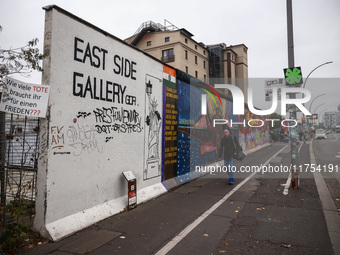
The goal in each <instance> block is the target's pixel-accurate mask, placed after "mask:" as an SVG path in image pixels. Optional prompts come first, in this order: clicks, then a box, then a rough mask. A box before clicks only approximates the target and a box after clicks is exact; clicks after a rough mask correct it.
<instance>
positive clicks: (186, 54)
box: [184, 50, 188, 59]
mask: <svg viewBox="0 0 340 255" xmlns="http://www.w3.org/2000/svg"><path fill="white" fill-rule="evenodd" d="M184 54H185V59H188V51H187V50H185V51H184Z"/></svg>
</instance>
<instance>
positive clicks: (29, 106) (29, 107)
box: [0, 77, 50, 118]
mask: <svg viewBox="0 0 340 255" xmlns="http://www.w3.org/2000/svg"><path fill="white" fill-rule="evenodd" d="M49 92H50V88H49V86H46V85H38V84H30V83H25V82H22V81H19V80H16V79H13V78H10V77H6V80H5V86H4V87H3V95H2V98H1V102H0V111H3V112H7V113H14V114H19V115H24V116H33V117H41V118H45V117H46V110H47V102H48V95H49Z"/></svg>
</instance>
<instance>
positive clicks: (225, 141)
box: [218, 129, 240, 185]
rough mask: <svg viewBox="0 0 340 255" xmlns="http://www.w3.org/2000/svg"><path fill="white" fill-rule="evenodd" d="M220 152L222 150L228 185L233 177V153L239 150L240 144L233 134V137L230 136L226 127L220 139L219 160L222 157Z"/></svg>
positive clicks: (232, 182) (231, 182)
mask: <svg viewBox="0 0 340 255" xmlns="http://www.w3.org/2000/svg"><path fill="white" fill-rule="evenodd" d="M222 152H224V155H223V159H224V166H226V167H227V169H228V175H229V185H233V184H234V179H235V177H234V176H235V170H234V166H235V155H237V154H238V153H239V152H240V144H239V143H238V140H237V139H236V137H235V136H234V139H233V138H232V136H231V134H230V131H229V130H228V129H224V136H223V137H222V139H221V146H220V149H219V152H218V158H219V160H221V159H222Z"/></svg>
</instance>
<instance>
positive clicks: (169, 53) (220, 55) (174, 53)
mask: <svg viewBox="0 0 340 255" xmlns="http://www.w3.org/2000/svg"><path fill="white" fill-rule="evenodd" d="M166 22H168V21H166ZM166 22H165V24H164V26H163V25H161V24H159V23H155V22H153V21H148V22H144V23H143V24H142V25H141V26H140V27H139V29H138V30H137V31H136V32H135V34H134V35H133V36H131V37H129V38H127V39H126V40H125V41H126V42H128V43H130V44H132V45H134V46H136V47H137V48H139V49H141V50H143V51H145V52H147V53H149V54H150V55H152V56H154V57H155V58H157V59H160V60H162V61H163V62H165V63H167V64H169V65H171V66H173V67H174V68H176V69H178V70H181V71H182V72H185V73H187V74H189V75H190V76H192V77H195V78H198V79H200V80H201V81H203V82H206V83H209V84H210V85H214V84H217V83H221V84H234V85H236V86H238V87H239V88H240V89H241V90H242V91H243V93H244V96H245V98H247V91H248V55H247V51H248V48H247V47H246V46H245V45H244V44H239V45H233V46H227V45H226V44H225V43H220V44H214V45H205V44H204V43H202V42H196V41H195V40H194V39H193V34H191V33H190V32H189V31H188V30H186V29H184V28H181V29H179V28H177V27H176V26H174V25H173V24H171V23H170V22H168V24H170V25H167V23H166Z"/></svg>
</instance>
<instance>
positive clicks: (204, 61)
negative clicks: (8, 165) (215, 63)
mask: <svg viewBox="0 0 340 255" xmlns="http://www.w3.org/2000/svg"><path fill="white" fill-rule="evenodd" d="M203 67H204V69H205V60H203Z"/></svg>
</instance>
